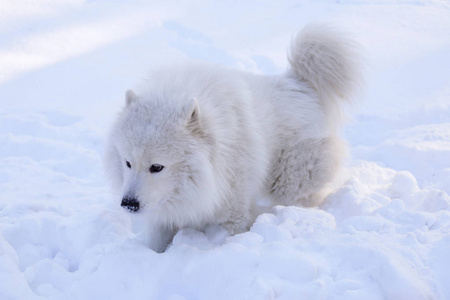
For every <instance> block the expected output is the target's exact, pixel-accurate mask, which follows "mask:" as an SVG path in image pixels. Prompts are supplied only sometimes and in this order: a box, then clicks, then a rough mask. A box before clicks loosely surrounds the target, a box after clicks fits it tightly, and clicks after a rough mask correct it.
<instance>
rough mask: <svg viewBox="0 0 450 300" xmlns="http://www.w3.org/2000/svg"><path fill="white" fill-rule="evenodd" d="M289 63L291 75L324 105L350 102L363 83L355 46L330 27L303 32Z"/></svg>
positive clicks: (315, 26) (313, 27)
mask: <svg viewBox="0 0 450 300" xmlns="http://www.w3.org/2000/svg"><path fill="white" fill-rule="evenodd" d="M288 60H289V63H290V65H291V69H292V71H293V73H294V74H295V75H296V76H297V77H298V78H299V79H300V80H304V81H307V82H308V83H309V84H310V85H312V87H313V88H315V89H316V90H317V92H318V94H319V97H320V98H321V100H322V101H323V102H324V104H326V103H327V102H329V101H330V100H331V102H336V100H337V99H342V100H347V101H349V100H351V99H352V96H353V94H354V92H355V91H356V90H357V89H358V87H359V85H360V83H361V82H362V80H361V70H360V68H361V56H360V53H359V46H358V44H357V43H355V42H354V41H353V40H352V39H350V38H349V37H348V36H347V35H346V34H344V33H342V32H340V31H338V30H336V29H335V28H333V27H332V26H330V25H324V24H311V25H307V26H306V27H305V28H303V29H302V30H301V31H300V32H299V33H298V34H297V35H296V36H295V37H294V39H293V41H292V45H291V49H290V52H289V54H288ZM334 104H337V103H334Z"/></svg>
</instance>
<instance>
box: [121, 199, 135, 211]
mask: <svg viewBox="0 0 450 300" xmlns="http://www.w3.org/2000/svg"><path fill="white" fill-rule="evenodd" d="M120 205H121V206H122V207H126V208H128V209H129V210H130V211H138V210H139V201H138V200H137V199H136V198H134V197H123V199H122V203H121V204H120Z"/></svg>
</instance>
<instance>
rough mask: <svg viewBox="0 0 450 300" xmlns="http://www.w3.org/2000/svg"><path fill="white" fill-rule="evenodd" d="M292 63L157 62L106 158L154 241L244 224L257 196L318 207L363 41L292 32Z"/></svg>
mask: <svg viewBox="0 0 450 300" xmlns="http://www.w3.org/2000/svg"><path fill="white" fill-rule="evenodd" d="M288 61H289V69H288V70H287V71H286V72H285V73H283V74H281V75H278V76H262V75H255V74H249V73H245V72H241V71H237V70H230V69H228V68H224V67H220V66H216V65H211V64H206V63H199V62H195V63H187V64H183V65H181V66H171V67H164V68H162V69H159V70H156V71H154V72H153V73H152V74H151V76H149V79H148V80H146V81H145V82H143V83H142V84H141V86H140V88H137V89H135V91H131V90H128V91H127V92H126V101H125V107H124V108H123V110H122V111H121V113H120V114H119V116H118V118H117V120H116V122H115V123H114V125H113V126H112V130H111V132H110V135H109V141H108V144H107V146H106V149H107V150H106V155H105V165H106V171H107V174H108V175H109V176H110V177H111V180H112V183H113V186H114V187H115V188H116V189H117V191H118V192H119V193H120V195H121V198H120V201H118V204H119V203H120V204H121V205H122V206H123V207H125V208H127V209H128V210H129V211H131V212H134V213H136V214H137V215H141V216H144V217H145V219H147V220H148V223H149V224H150V225H149V226H150V227H151V230H149V232H151V237H149V244H150V247H151V248H153V249H154V250H155V251H158V252H161V251H164V250H165V248H166V247H167V245H168V244H169V243H170V241H171V239H172V238H173V236H174V234H175V233H176V232H177V230H179V229H181V228H185V227H190V228H196V229H199V230H201V229H203V228H204V227H205V226H207V225H209V224H220V225H221V226H223V227H224V228H225V229H226V230H227V231H228V232H229V234H231V235H233V234H236V233H241V232H243V231H246V230H248V229H249V227H250V226H251V225H252V223H253V222H254V219H255V214H254V211H255V210H254V207H255V200H256V198H257V197H258V195H262V194H266V195H270V198H271V199H272V200H273V202H274V203H275V204H281V205H302V206H316V205H319V204H320V203H321V201H322V200H323V199H324V196H325V195H324V191H325V190H326V187H327V185H328V184H329V182H330V181H331V180H332V179H333V177H334V176H335V174H336V172H337V170H338V168H339V165H340V162H341V160H342V156H343V153H344V152H345V151H344V147H343V142H342V141H341V139H340V138H339V136H338V130H339V127H340V124H341V113H340V112H341V110H342V106H343V104H344V103H345V102H348V100H349V99H351V98H352V96H353V93H354V91H355V89H356V88H357V87H358V83H359V82H360V74H359V73H360V72H359V55H358V46H357V45H356V44H355V43H354V42H353V41H352V40H351V39H349V38H348V36H347V35H345V34H343V33H341V32H339V31H338V30H336V29H334V28H333V27H331V26H329V25H318V24H314V25H308V26H306V27H305V28H304V29H303V30H301V31H300V32H299V33H298V34H297V35H296V36H295V37H294V38H293V40H292V45H291V48H290V51H289V53H288Z"/></svg>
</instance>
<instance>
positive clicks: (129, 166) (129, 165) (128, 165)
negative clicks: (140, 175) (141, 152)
mask: <svg viewBox="0 0 450 300" xmlns="http://www.w3.org/2000/svg"><path fill="white" fill-rule="evenodd" d="M127 167H128V168H129V169H131V164H130V162H129V161H128V160H127Z"/></svg>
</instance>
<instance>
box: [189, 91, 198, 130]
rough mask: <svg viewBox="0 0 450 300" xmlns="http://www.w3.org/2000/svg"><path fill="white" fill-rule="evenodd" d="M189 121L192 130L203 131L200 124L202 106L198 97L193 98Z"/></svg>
mask: <svg viewBox="0 0 450 300" xmlns="http://www.w3.org/2000/svg"><path fill="white" fill-rule="evenodd" d="M188 118H189V119H188V123H187V127H188V128H189V129H190V130H191V131H192V132H201V126H200V106H199V105H198V101H197V98H192V101H191V104H190V106H189V110H188Z"/></svg>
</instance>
